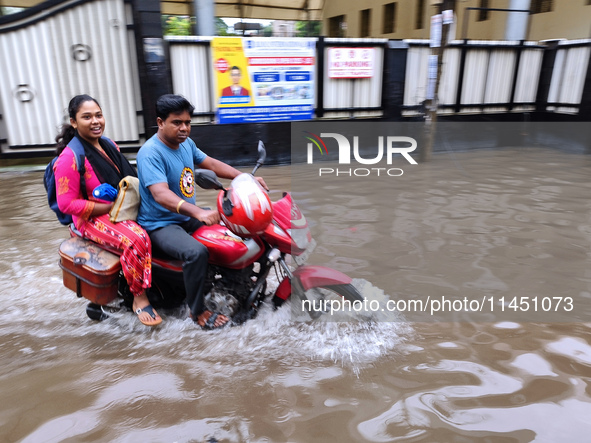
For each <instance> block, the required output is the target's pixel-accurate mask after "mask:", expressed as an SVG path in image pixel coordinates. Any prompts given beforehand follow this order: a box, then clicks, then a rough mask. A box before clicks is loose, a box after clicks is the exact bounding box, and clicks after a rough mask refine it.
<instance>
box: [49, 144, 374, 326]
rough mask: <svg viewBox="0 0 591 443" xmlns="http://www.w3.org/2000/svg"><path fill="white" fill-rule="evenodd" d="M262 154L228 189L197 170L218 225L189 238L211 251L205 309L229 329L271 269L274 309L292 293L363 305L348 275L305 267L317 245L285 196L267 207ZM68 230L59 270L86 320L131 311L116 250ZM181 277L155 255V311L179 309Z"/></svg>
mask: <svg viewBox="0 0 591 443" xmlns="http://www.w3.org/2000/svg"><path fill="white" fill-rule="evenodd" d="M265 156H266V153H265V149H264V146H263V144H262V142H259V159H258V160H257V164H256V166H255V167H254V169H253V171H252V174H247V173H243V174H241V175H239V176H238V177H236V178H235V179H234V180H233V181H232V183H231V186H230V187H229V188H228V189H225V188H224V187H223V186H222V184H221V183H220V182H219V180H218V178H217V177H216V175H215V173H213V172H212V171H209V170H196V171H195V183H196V184H197V185H199V186H200V187H202V188H204V189H218V190H220V192H219V195H218V201H217V207H218V210H219V212H220V215H221V218H222V223H220V224H216V225H212V226H202V227H200V228H199V229H197V231H195V232H194V233H193V234H192V235H193V237H194V238H195V239H196V240H197V241H199V242H201V243H202V244H204V245H205V246H206V247H207V249H208V250H209V266H208V270H207V280H206V285H205V292H206V294H207V295H206V297H205V305H206V308H207V309H209V310H210V311H212V312H218V313H221V314H224V315H226V316H228V317H231V318H232V322H233V323H234V324H239V323H242V322H244V321H245V320H247V319H250V318H253V317H254V316H255V315H256V314H257V311H258V309H259V307H260V306H261V304H262V303H263V302H264V301H265V299H266V297H267V295H269V294H267V280H268V278H269V276H270V275H271V272H272V271H273V273H274V274H275V276H276V278H277V281H278V282H279V284H278V286H277V288H276V289H275V291H274V294H273V297H272V303H273V304H274V306H275V308H277V307H279V306H281V305H282V304H283V303H284V302H285V301H286V300H287V299H289V298H290V297H291V295H292V294H294V295H296V296H297V297H298V299H300V300H302V306H306V307H309V306H310V303H308V304H306V303H303V301H304V300H306V299H307V297H308V296H313V297H314V298H318V297H320V298H321V299H326V297H331V296H339V297H343V298H345V299H347V300H349V301H350V302H354V301H356V300H359V301H362V300H363V298H362V296H361V295H360V294H359V292H358V291H357V289H356V288H355V287H354V286H353V285H352V284H351V281H352V280H351V278H350V277H348V276H347V275H345V274H343V273H342V272H339V271H336V270H334V269H331V268H328V267H324V266H306V265H304V262H305V257H306V256H307V255H308V254H309V253H310V252H311V250H312V249H313V246H314V245H315V242H314V241H313V240H312V236H311V234H310V229H309V227H308V223H307V221H306V218H305V217H304V215H303V214H302V213H301V211H300V209H299V208H298V206H297V205H296V204H295V202H293V200H292V198H291V195H290V194H289V193H284V194H283V197H282V198H281V199H279V200H278V201H276V202H271V201H270V199H269V197H268V194H267V193H266V192H265V191H264V190H263V189H262V187H261V186H260V185H259V184H258V182H257V181H256V180H255V179H254V177H253V176H254V174H255V172H256V171H257V169H258V168H259V167H260V166H261V165H262V164H263V162H264V160H265ZM70 231H71V236H72V238H70V239H69V240H66V241H64V242H63V243H62V245H61V246H60V267H61V268H62V270H63V279H64V285H65V286H66V287H68V288H69V289H72V290H73V291H75V292H76V294H77V295H78V296H79V297H84V298H86V299H88V300H90V303H89V304H88V306H87V308H86V313H87V314H88V316H89V317H90V318H91V319H93V320H99V321H100V320H104V319H106V318H107V317H108V316H109V314H112V313H113V312H114V311H116V310H119V309H121V308H123V307H127V308H128V309H131V303H132V301H133V296H132V294H131V293H130V291H129V288H128V287H127V282H126V281H125V278H124V277H123V274H122V273H121V271H120V264H119V257H118V256H117V253H118V251H113V250H111V251H109V250H107V249H105V247H104V246H102V245H98V244H96V243H92V242H90V241H89V240H86V239H83V238H81V237H80V235H79V233H78V232H76V230H75V229H74V228H73V227H70ZM289 256H291V257H292V260H291V261H292V265H291V266H290V265H289V264H288V257H289ZM182 272H183V271H182V263H181V262H179V261H176V260H172V259H170V258H167V257H162V256H158V252H157V251H153V260H152V287H151V288H150V289H149V290H148V298H149V299H150V303H151V304H152V305H153V306H155V307H156V308H164V309H166V308H175V307H178V306H181V305H183V302H184V298H185V288H184V283H183V277H182ZM116 299H120V302H119V306H115V305H114V304H113V302H114V301H115V300H116ZM317 305H321V304H317ZM324 306H326V303H324ZM305 310H306V312H308V314H309V315H310V317H312V318H317V317H318V316H320V315H322V310H321V309H305Z"/></svg>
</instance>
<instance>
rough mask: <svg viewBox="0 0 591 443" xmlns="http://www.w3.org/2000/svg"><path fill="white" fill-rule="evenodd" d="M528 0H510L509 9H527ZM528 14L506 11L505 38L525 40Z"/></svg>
mask: <svg viewBox="0 0 591 443" xmlns="http://www.w3.org/2000/svg"><path fill="white" fill-rule="evenodd" d="M529 6H530V0H511V3H510V5H509V9H529ZM528 22H529V14H528V13H527V12H507V26H506V28H505V40H525V39H526V38H527V37H528V36H527V35H526V34H527V28H528V26H527V25H528Z"/></svg>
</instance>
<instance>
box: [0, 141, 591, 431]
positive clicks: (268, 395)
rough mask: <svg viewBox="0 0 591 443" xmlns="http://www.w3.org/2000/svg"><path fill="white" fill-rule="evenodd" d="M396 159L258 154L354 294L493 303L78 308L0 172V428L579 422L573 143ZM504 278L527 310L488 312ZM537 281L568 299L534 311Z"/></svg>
mask: <svg viewBox="0 0 591 443" xmlns="http://www.w3.org/2000/svg"><path fill="white" fill-rule="evenodd" d="M404 170H405V174H404V175H403V176H402V177H399V178H396V179H392V180H391V181H390V182H384V180H380V181H375V180H370V179H369V178H368V179H367V180H360V181H358V182H353V183H351V180H349V181H346V180H344V181H335V180H327V181H320V180H317V179H315V178H314V177H313V176H311V175H309V174H310V172H309V170H300V169H299V168H297V167H293V168H290V167H267V168H264V169H263V170H262V171H261V172H262V174H263V175H264V177H265V179H266V181H267V183H268V184H269V185H270V187H271V188H272V189H273V192H272V194H271V195H272V198H273V199H277V198H279V197H280V195H281V194H280V191H279V190H280V189H281V190H282V189H289V188H291V189H292V191H293V194H294V196H295V198H296V199H297V201H298V203H299V204H300V207H301V209H302V210H303V212H304V213H305V214H306V216H307V218H308V221H309V223H310V225H311V227H312V230H313V235H314V237H315V239H316V240H317V242H318V247H317V249H316V251H315V253H314V254H313V255H312V256H311V257H310V261H311V262H312V263H316V264H325V265H328V266H331V267H334V268H336V269H339V270H340V271H342V272H345V273H347V274H349V275H351V276H352V277H353V278H354V283H355V284H356V285H357V286H358V287H359V288H361V290H362V291H363V293H364V295H366V296H368V297H370V298H371V297H376V296H378V297H385V298H386V299H393V300H410V299H415V300H426V299H427V298H428V297H433V298H435V297H442V296H445V297H448V298H450V299H454V298H462V297H468V298H469V299H470V300H472V299H477V300H482V299H485V300H488V299H489V298H491V297H492V298H494V303H493V307H494V308H495V310H494V312H493V313H484V314H482V315H480V316H479V315H476V316H472V315H468V314H466V313H465V312H454V313H438V315H423V316H417V313H414V312H405V313H397V314H396V317H395V318H394V317H385V318H379V316H378V317H377V320H378V321H375V322H372V323H369V324H367V323H335V322H326V323H320V324H319V323H312V322H296V321H294V320H293V318H292V315H291V312H290V307H289V306H285V307H283V308H282V309H280V310H279V311H277V312H273V311H272V310H271V309H270V308H268V307H266V306H265V307H264V308H263V310H262V312H261V313H260V315H259V317H258V318H256V319H255V320H252V321H249V322H247V323H246V324H245V325H243V326H241V327H235V328H231V329H225V330H221V331H214V332H207V333H206V332H202V331H200V330H198V329H196V328H195V327H194V325H193V324H192V322H191V321H190V320H188V319H183V318H178V317H167V318H165V323H164V324H163V327H161V328H159V329H157V330H149V329H147V328H145V327H143V326H141V325H140V324H139V323H138V322H137V320H136V319H135V318H134V316H133V315H131V314H125V315H122V316H119V317H116V318H111V319H109V320H107V321H105V322H102V323H96V322H93V321H91V320H90V319H88V318H87V317H86V315H85V312H84V308H85V302H84V301H83V300H80V299H77V298H76V297H75V295H74V294H73V293H72V292H70V291H69V290H67V289H65V288H64V287H63V286H62V284H61V271H60V269H59V268H58V266H57V260H58V255H57V249H58V246H59V244H60V242H61V241H62V240H63V239H64V238H66V236H67V230H66V229H65V228H64V227H62V226H60V225H59V224H58V223H57V221H55V217H54V215H53V213H51V212H50V210H49V209H48V208H47V205H46V201H45V194H44V190H43V185H42V183H41V178H42V174H41V173H39V172H29V173H18V172H9V173H0V207H1V208H2V211H1V213H0V287H1V288H2V290H1V292H2V297H1V299H2V302H1V303H2V305H1V309H0V356H1V357H2V363H3V364H2V366H1V369H0V392H2V407H0V440H2V441H24V442H46V441H47V442H63V441H66V442H67V441H72V442H74V441H77V442H78V441H110V442H111V441H112V442H131V441H147V442H149V441H153V442H162V441H166V442H201V441H207V440H208V439H210V438H212V437H213V438H215V439H217V440H218V441H228V442H243V441H249V442H328V441H335V442H336V441H339V442H348V441H351V442H353V441H369V442H390V441H414V442H416V441H425V442H432V441H439V442H450V441H471V442H478V441H482V442H485V441H486V442H493V441H494V442H496V441H499V442H500V441H515V442H526V441H544V442H555V441H586V440H587V439H588V430H589V429H590V428H591V418H589V417H591V395H590V393H591V330H590V325H591V322H589V318H590V314H591V310H590V309H589V307H588V306H589V300H590V299H591V271H590V269H591V266H590V265H591V254H590V253H589V250H590V246H591V244H590V243H591V200H590V199H589V196H590V195H591V182H590V181H589V177H590V176H591V174H590V172H591V159H590V158H589V157H587V156H584V155H579V154H564V153H561V152H558V151H553V150H546V149H542V148H540V149H519V150H510V149H505V150H498V151H488V150H483V151H474V152H467V153H453V155H452V154H440V155H435V156H434V157H433V160H432V161H431V162H430V163H428V164H425V165H419V167H418V168H416V169H407V168H404ZM381 178H382V177H381ZM351 186H352V188H351ZM212 195H213V194H212ZM212 195H207V196H205V197H204V199H203V203H204V204H211V201H213V197H212ZM515 296H519V297H530V298H531V297H534V296H538V297H540V298H539V300H540V310H538V311H533V308H531V309H529V311H527V312H524V311H520V312H517V314H518V315H516V314H515V312H511V309H510V308H508V307H507V310H506V311H504V312H501V311H500V309H501V308H500V306H501V305H500V304H498V302H499V300H500V298H501V297H505V299H506V301H507V303H505V304H506V305H507V306H508V305H509V304H508V301H509V300H510V299H512V298H513V297H515ZM555 296H560V297H571V298H572V299H573V303H574V309H573V310H571V311H568V312H565V311H561V312H549V311H543V310H542V309H541V301H542V300H543V299H544V298H552V297H555ZM530 301H531V299H530ZM448 314H449V315H448ZM384 319H386V320H392V319H395V320H396V321H381V320H384ZM405 319H406V320H408V321H403V320H405ZM418 320H421V321H418ZM452 320H453V321H452Z"/></svg>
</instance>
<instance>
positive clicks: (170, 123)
mask: <svg viewBox="0 0 591 443" xmlns="http://www.w3.org/2000/svg"><path fill="white" fill-rule="evenodd" d="M193 110H194V107H193V105H191V103H190V102H189V101H188V100H187V99H185V98H184V97H182V96H179V95H172V94H167V95H163V96H162V97H160V98H159V99H158V100H157V102H156V116H157V118H156V122H157V124H158V132H157V133H156V134H155V135H154V136H153V137H151V138H150V139H149V140H148V141H146V143H144V145H143V146H142V148H141V149H140V150H139V152H138V156H137V167H138V177H139V180H140V196H141V204H140V209H139V213H138V222H139V223H140V224H141V225H142V227H144V229H146V231H147V232H148V235H149V236H150V239H151V241H152V246H153V248H154V250H156V251H161V252H164V253H165V254H167V255H168V256H170V257H172V258H174V259H177V260H181V261H182V262H183V279H184V283H185V289H186V297H187V298H186V300H187V304H188V306H189V309H190V311H191V317H192V318H193V320H194V321H196V322H197V323H198V324H199V325H200V326H201V327H203V328H206V329H211V328H218V327H221V326H224V325H225V324H226V323H227V322H228V321H229V318H228V317H227V316H225V315H222V314H219V313H216V312H211V311H208V310H206V309H205V305H204V295H205V294H204V284H205V276H206V270H207V263H208V251H207V248H206V247H205V246H204V245H203V244H202V243H200V242H198V241H197V240H195V239H194V238H193V237H192V236H191V233H193V232H194V231H195V230H197V229H198V228H199V227H200V226H202V225H203V224H205V225H213V224H215V223H218V222H219V221H220V214H219V212H218V211H217V210H216V209H212V210H206V209H202V208H199V207H198V206H196V205H195V185H194V181H195V180H194V179H195V176H194V166H195V165H197V166H198V167H199V168H203V169H209V170H212V171H214V172H215V173H216V175H217V176H219V177H222V178H227V179H233V178H235V177H237V176H238V175H239V174H240V173H241V172H240V171H238V170H237V169H235V168H233V167H232V166H230V165H228V164H226V163H224V162H222V161H220V160H217V159H214V158H212V157H209V156H207V155H206V154H205V153H203V152H202V151H201V150H200V149H199V148H197V146H196V145H195V143H194V142H193V141H192V140H191V139H190V138H189V134H190V130H191V115H192V113H193ZM256 180H257V181H258V183H259V184H260V185H261V186H263V187H264V188H265V189H267V190H268V188H267V185H266V184H265V181H264V180H263V179H262V178H260V177H257V178H256Z"/></svg>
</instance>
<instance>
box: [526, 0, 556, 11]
mask: <svg viewBox="0 0 591 443" xmlns="http://www.w3.org/2000/svg"><path fill="white" fill-rule="evenodd" d="M529 9H530V10H531V13H532V14H540V13H542V12H551V11H553V10H554V0H532V2H531V4H530V6H529Z"/></svg>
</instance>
